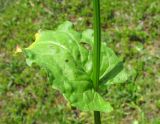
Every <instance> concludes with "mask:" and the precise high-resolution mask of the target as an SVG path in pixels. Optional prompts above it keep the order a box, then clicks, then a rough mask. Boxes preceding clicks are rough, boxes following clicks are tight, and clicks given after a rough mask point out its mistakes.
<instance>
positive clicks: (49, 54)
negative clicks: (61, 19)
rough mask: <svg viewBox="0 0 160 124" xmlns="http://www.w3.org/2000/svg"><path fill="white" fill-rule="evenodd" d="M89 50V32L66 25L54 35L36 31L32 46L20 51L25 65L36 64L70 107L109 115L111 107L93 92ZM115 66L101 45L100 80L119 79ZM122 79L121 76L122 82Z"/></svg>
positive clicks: (111, 56)
mask: <svg viewBox="0 0 160 124" xmlns="http://www.w3.org/2000/svg"><path fill="white" fill-rule="evenodd" d="M92 47H93V30H90V29H88V30H86V31H84V32H82V33H78V32H76V31H74V30H73V29H72V23H71V22H68V21H67V22H65V23H63V24H62V25H60V26H59V27H58V28H57V30H55V31H40V32H39V33H37V34H36V40H35V42H34V43H33V44H31V45H30V46H29V47H28V48H25V49H22V50H23V53H24V54H25V55H26V57H27V59H26V61H27V63H28V64H29V65H31V64H32V63H36V64H38V65H39V66H41V67H42V68H45V69H46V71H47V73H48V75H49V80H50V82H51V83H52V85H53V88H54V89H57V90H59V91H60V92H61V93H62V94H63V96H64V97H65V98H66V100H68V102H69V103H70V104H71V105H72V106H75V107H77V108H79V109H80V110H84V111H103V112H110V111H112V107H111V105H110V104H109V103H108V102H106V101H105V100H104V99H103V98H102V97H101V96H100V94H99V93H97V92H96V91H95V90H94V88H93V83H92V70H93V69H92V57H93V48H92ZM119 62H120V61H119V59H118V58H117V56H116V55H115V54H114V52H113V51H112V50H111V49H110V48H108V47H107V46H106V44H105V43H102V50H101V68H100V69H101V71H100V72H101V76H100V79H101V80H103V81H107V82H116V81H117V79H120V77H121V76H122V74H121V73H119V72H120V71H114V69H115V68H116V66H117V64H118V63H119ZM116 70H117V69H116ZM112 71H113V72H112ZM115 72H116V73H115ZM106 75H107V78H106ZM125 78H126V76H125V75H123V77H122V80H124V79H125Z"/></svg>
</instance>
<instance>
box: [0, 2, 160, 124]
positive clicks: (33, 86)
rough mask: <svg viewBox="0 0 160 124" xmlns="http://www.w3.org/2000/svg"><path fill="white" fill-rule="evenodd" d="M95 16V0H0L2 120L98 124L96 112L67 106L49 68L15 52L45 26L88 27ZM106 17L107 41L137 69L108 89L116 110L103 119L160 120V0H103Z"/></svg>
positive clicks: (111, 123) (2, 123) (155, 123)
mask: <svg viewBox="0 0 160 124" xmlns="http://www.w3.org/2000/svg"><path fill="white" fill-rule="evenodd" d="M92 17H93V8H92V0H0V124H92V123H93V116H92V115H93V113H89V112H81V111H78V110H76V111H73V110H71V109H70V108H69V107H68V106H67V103H66V101H65V100H64V98H63V97H62V95H61V94H60V93H59V92H58V91H55V90H53V89H52V88H51V84H50V83H48V81H47V75H46V74H45V72H44V70H40V69H39V67H38V66H35V65H34V67H32V68H31V67H28V66H27V65H26V63H25V58H24V56H22V55H18V56H17V55H15V54H14V52H15V49H16V46H17V45H19V46H21V47H27V46H28V45H29V44H31V43H32V42H33V41H34V34H35V33H36V32H37V31H38V30H39V29H42V30H43V29H52V30H54V29H55V28H56V27H57V26H58V25H59V24H61V23H63V22H64V21H66V20H70V21H72V22H73V23H74V27H75V29H76V30H77V31H83V30H85V29H87V28H92V27H93V18H92ZM101 22H102V31H103V32H102V41H103V42H107V44H108V46H109V47H111V48H112V49H113V50H114V51H115V52H116V53H117V55H119V56H120V57H121V58H122V59H123V61H124V63H125V65H126V66H128V67H132V68H134V69H135V70H136V73H135V74H134V75H133V77H132V78H131V79H130V80H128V81H127V82H126V83H125V84H118V85H112V86H110V87H108V89H107V90H106V93H105V94H104V97H105V98H106V100H108V101H110V102H111V104H112V106H113V107H114V111H113V112H111V113H107V114H106V113H102V122H103V124H160V0H101Z"/></svg>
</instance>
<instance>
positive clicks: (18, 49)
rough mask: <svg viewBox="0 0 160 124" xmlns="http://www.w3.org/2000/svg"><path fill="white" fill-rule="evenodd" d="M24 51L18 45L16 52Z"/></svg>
mask: <svg viewBox="0 0 160 124" xmlns="http://www.w3.org/2000/svg"><path fill="white" fill-rule="evenodd" d="M21 52H22V49H21V48H20V46H19V45H17V46H16V52H15V53H21Z"/></svg>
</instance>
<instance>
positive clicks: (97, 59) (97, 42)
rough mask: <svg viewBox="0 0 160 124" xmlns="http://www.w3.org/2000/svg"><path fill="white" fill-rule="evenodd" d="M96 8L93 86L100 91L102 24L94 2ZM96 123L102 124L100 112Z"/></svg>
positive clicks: (96, 115) (97, 0) (98, 10)
mask: <svg viewBox="0 0 160 124" xmlns="http://www.w3.org/2000/svg"><path fill="white" fill-rule="evenodd" d="M93 7H94V46H93V86H94V89H95V90H96V91H98V83H99V73H100V48H101V24H100V2H99V0H93ZM94 123H95V124H101V117H100V112H99V111H94Z"/></svg>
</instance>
